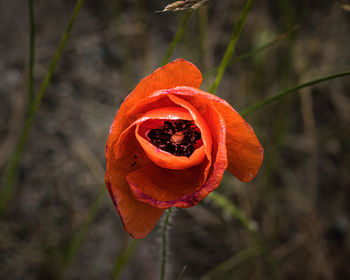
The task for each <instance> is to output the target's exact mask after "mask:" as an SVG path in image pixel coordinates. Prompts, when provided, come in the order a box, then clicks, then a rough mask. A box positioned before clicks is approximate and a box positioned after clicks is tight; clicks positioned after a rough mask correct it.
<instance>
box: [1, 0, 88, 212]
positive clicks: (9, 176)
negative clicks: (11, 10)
mask: <svg viewBox="0 0 350 280" xmlns="http://www.w3.org/2000/svg"><path fill="white" fill-rule="evenodd" d="M83 3H84V0H78V1H77V4H76V6H75V8H74V11H73V14H72V16H71V18H70V21H69V23H68V25H67V27H66V30H65V32H64V33H63V37H62V39H61V41H60V43H59V45H58V48H57V50H56V53H55V55H54V57H53V58H52V60H51V63H50V66H49V69H48V71H47V73H46V76H45V78H44V81H43V82H42V84H41V87H40V89H39V92H38V93H37V95H36V96H35V98H34V100H33V102H32V104H31V106H30V108H29V112H28V117H27V119H26V120H25V124H24V127H23V129H22V132H21V135H20V138H19V141H18V143H17V145H16V148H15V151H14V153H13V154H12V156H11V158H10V159H9V161H8V163H7V165H6V167H5V171H4V173H3V177H2V186H3V188H2V194H1V196H0V215H1V213H2V212H3V210H4V209H5V207H6V205H7V202H8V200H9V199H10V198H11V197H12V195H13V194H14V189H15V184H16V178H17V172H18V163H19V160H20V158H21V155H22V153H23V150H24V147H25V143H26V142H27V138H28V135H29V132H30V129H31V127H32V124H33V121H34V118H35V115H36V113H37V111H38V108H39V106H40V104H41V101H42V99H43V97H44V94H45V92H46V89H47V86H48V85H49V83H50V81H51V77H52V74H53V72H54V70H55V68H56V65H57V62H58V60H59V58H60V57H61V54H62V51H63V49H64V47H65V45H66V43H67V40H68V37H69V34H70V32H71V30H72V27H73V25H74V22H75V20H76V19H77V16H78V14H79V11H80V9H81V6H82V4H83Z"/></svg>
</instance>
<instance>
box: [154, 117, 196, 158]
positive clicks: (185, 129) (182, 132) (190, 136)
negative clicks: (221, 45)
mask: <svg viewBox="0 0 350 280" xmlns="http://www.w3.org/2000/svg"><path fill="white" fill-rule="evenodd" d="M147 137H148V138H149V140H150V141H151V143H152V144H153V145H155V146H156V147H157V148H159V149H161V150H163V151H166V152H168V153H171V154H173V155H174V156H185V157H190V156H191V155H192V153H193V152H194V151H195V149H196V148H197V147H198V145H199V144H200V141H199V140H200V139H201V132H200V130H199V128H198V127H197V126H196V125H195V124H194V122H193V121H188V120H168V121H164V123H163V125H162V126H161V127H159V128H157V129H151V130H150V131H149V132H148V133H147Z"/></svg>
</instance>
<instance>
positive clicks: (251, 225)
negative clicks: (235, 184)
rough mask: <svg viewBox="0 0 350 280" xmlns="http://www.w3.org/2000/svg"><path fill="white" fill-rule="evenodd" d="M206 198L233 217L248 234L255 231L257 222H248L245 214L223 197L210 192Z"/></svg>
mask: <svg viewBox="0 0 350 280" xmlns="http://www.w3.org/2000/svg"><path fill="white" fill-rule="evenodd" d="M207 198H208V199H210V200H211V201H213V202H214V203H215V204H216V205H217V206H219V207H220V208H221V209H224V210H225V211H226V212H228V213H229V214H230V215H232V216H233V217H235V218H236V219H237V220H238V221H239V222H240V223H241V224H242V225H243V226H244V227H245V229H247V230H248V231H249V232H252V233H254V232H256V231H257V225H258V224H257V222H256V221H253V220H249V219H248V218H247V217H246V216H245V214H244V213H243V212H242V211H241V210H239V208H238V207H237V206H236V205H234V204H233V203H232V202H231V201H229V200H228V199H227V198H226V197H225V196H224V195H221V194H219V193H218V192H212V193H210V194H209V195H208V196H207Z"/></svg>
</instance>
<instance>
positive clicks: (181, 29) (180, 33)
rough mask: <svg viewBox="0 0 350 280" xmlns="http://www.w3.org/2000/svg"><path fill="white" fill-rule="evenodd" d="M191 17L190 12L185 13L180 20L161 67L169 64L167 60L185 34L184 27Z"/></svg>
mask: <svg viewBox="0 0 350 280" xmlns="http://www.w3.org/2000/svg"><path fill="white" fill-rule="evenodd" d="M191 15H192V11H190V12H187V13H186V14H185V15H184V16H183V18H182V21H181V23H180V25H179V27H178V29H177V31H176V33H175V36H174V38H173V40H172V41H171V43H170V45H169V47H168V50H167V52H166V54H165V56H164V58H163V60H162V66H164V65H165V64H167V63H168V62H169V59H170V57H171V55H172V53H173V51H174V49H175V47H176V45H177V43H178V42H179V41H180V39H181V38H182V36H183V34H184V32H185V29H186V25H187V22H188V20H189V18H190V17H191Z"/></svg>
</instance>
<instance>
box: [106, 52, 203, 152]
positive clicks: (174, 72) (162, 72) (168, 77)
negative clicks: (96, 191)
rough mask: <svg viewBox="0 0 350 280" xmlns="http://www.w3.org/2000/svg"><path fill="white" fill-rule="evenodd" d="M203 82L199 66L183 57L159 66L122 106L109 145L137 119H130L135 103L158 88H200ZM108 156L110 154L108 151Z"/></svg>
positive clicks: (143, 80)
mask: <svg viewBox="0 0 350 280" xmlns="http://www.w3.org/2000/svg"><path fill="white" fill-rule="evenodd" d="M201 83H202V74H201V72H200V71H199V70H198V68H197V67H196V66H195V65H194V64H192V63H191V62H188V61H186V60H184V59H181V58H180V59H177V60H175V61H173V62H170V63H168V64H166V65H165V66H163V67H160V68H158V69H157V70H155V71H154V72H153V73H152V74H150V75H149V76H147V77H145V78H143V79H142V80H141V82H140V83H139V84H138V85H137V86H136V88H135V89H134V90H133V91H132V92H131V93H130V94H129V95H128V96H127V97H126V98H125V100H124V102H123V103H122V105H121V106H120V108H119V110H118V112H117V115H116V117H115V119H114V121H113V123H112V125H111V128H110V132H109V133H110V135H109V137H108V140H107V146H111V145H112V143H113V142H114V141H115V140H116V139H118V137H119V135H120V133H121V132H122V131H123V130H124V129H125V128H126V127H127V126H128V125H129V124H130V123H131V122H133V121H134V120H135V119H132V120H130V117H131V118H132V117H133V116H132V115H131V114H130V110H132V107H133V106H134V105H135V104H136V105H138V104H139V102H140V100H142V99H144V98H146V97H148V96H150V95H151V94H152V93H153V92H155V91H157V90H161V89H169V88H173V87H177V86H191V87H195V88H199V86H200V84H201ZM107 156H108V154H107V153H106V157H107Z"/></svg>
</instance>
